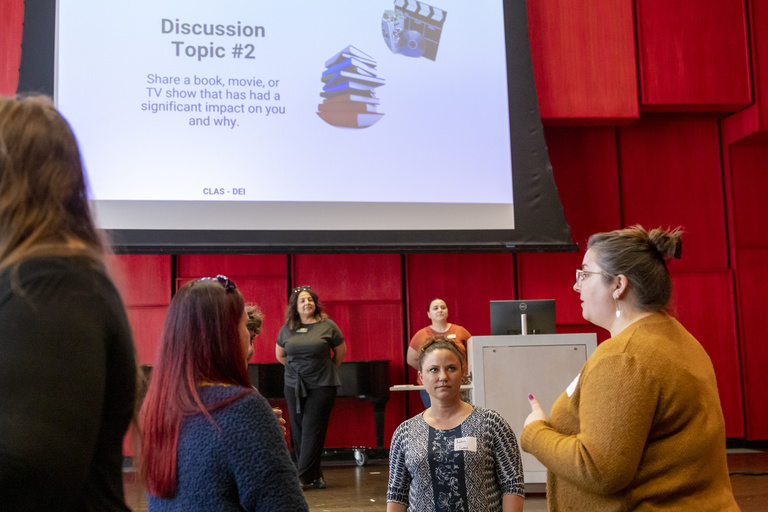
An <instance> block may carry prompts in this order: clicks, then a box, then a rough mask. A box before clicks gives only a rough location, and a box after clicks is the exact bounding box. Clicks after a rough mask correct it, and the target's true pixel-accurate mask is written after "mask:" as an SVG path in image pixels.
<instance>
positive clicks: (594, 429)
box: [521, 226, 739, 512]
mask: <svg viewBox="0 0 768 512" xmlns="http://www.w3.org/2000/svg"><path fill="white" fill-rule="evenodd" d="M681 249H682V240H681V232H680V231H679V230H673V231H664V230H661V229H654V230H652V231H651V232H650V233H647V232H646V231H645V230H644V229H642V228H641V227H640V226H634V227H631V228H628V229H620V230H617V231H612V232H610V233H598V234H596V235H592V237H590V239H589V242H588V249H587V252H586V254H585V255H584V260H583V263H582V268H581V269H579V270H577V271H576V284H575V285H574V287H573V288H574V290H575V291H576V292H578V293H579V295H580V298H581V301H582V304H581V307H582V314H583V316H584V318H585V319H586V320H589V321H590V322H592V323H593V324H595V325H598V326H600V327H603V328H605V329H607V330H608V331H610V333H611V338H610V339H609V340H607V341H605V342H603V343H602V344H601V345H600V346H599V347H598V348H597V350H596V351H595V352H594V353H593V354H592V356H591V357H590V358H589V360H588V361H587V362H586V363H585V364H584V367H583V368H582V370H581V373H580V374H579V375H578V376H576V379H575V380H574V381H573V382H572V383H571V385H570V386H568V388H567V389H566V391H565V392H564V393H563V394H562V395H560V397H559V398H558V399H557V401H556V402H555V404H554V405H553V406H552V412H551V413H550V417H549V420H547V417H546V415H545V414H544V412H543V411H542V409H541V407H540V406H539V404H538V402H537V401H536V399H535V398H534V397H532V396H529V399H530V400H531V407H532V410H533V412H532V413H531V414H530V416H528V418H527V420H526V422H525V428H524V429H523V433H522V436H521V444H522V448H523V449H524V450H525V451H527V452H530V453H531V454H533V455H534V456H535V457H536V458H537V459H539V461H541V463H542V464H544V465H545V466H546V467H547V470H548V472H547V475H548V476H547V501H548V503H549V509H550V510H601V511H613V510H615V511H625V510H665V511H668V510H670V511H671V510H675V511H690V510H697V511H701V512H704V511H712V512H714V511H718V512H722V511H733V510H739V508H738V506H737V505H736V502H735V500H734V498H733V492H732V490H731V482H730V479H729V476H728V467H727V461H726V455H725V422H724V420H723V412H722V410H721V408H720V399H719V397H718V392H717V383H716V381H715V372H714V369H713V367H712V362H711V361H710V359H709V356H708V355H707V353H706V352H705V351H704V349H703V348H702V346H701V345H700V344H699V342H698V341H696V339H695V338H694V337H693V336H691V334H690V333H689V332H688V331H686V330H685V328H684V327H683V326H682V325H680V323H679V322H678V321H677V320H675V319H674V318H673V317H671V316H670V315H669V314H667V313H666V312H665V309H666V308H667V306H668V304H669V301H670V298H671V296H672V279H671V277H670V274H669V270H668V269H667V262H668V261H669V260H670V259H672V258H679V257H680V255H681Z"/></svg>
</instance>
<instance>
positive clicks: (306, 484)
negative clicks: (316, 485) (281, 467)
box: [299, 478, 312, 491]
mask: <svg viewBox="0 0 768 512" xmlns="http://www.w3.org/2000/svg"><path fill="white" fill-rule="evenodd" d="M299 483H300V484H301V490H302V491H306V490H307V489H311V488H312V482H306V481H304V479H303V478H299Z"/></svg>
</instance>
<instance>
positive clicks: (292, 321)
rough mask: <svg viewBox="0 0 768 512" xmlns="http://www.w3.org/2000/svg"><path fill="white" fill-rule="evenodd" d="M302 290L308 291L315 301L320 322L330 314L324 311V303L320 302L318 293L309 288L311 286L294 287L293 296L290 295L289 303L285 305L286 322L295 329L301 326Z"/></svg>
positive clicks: (316, 313)
mask: <svg viewBox="0 0 768 512" xmlns="http://www.w3.org/2000/svg"><path fill="white" fill-rule="evenodd" d="M301 292H307V293H308V294H309V295H310V296H311V297H312V301H313V302H314V303H315V319H317V321H318V322H322V321H323V320H325V319H326V318H328V315H326V314H325V313H323V305H322V304H320V299H318V298H317V294H316V293H315V292H313V291H312V290H310V289H309V286H301V287H299V288H294V289H293V291H292V292H291V296H290V297H288V305H287V306H286V307H285V323H287V324H288V328H289V329H291V330H292V331H295V330H296V329H298V328H299V327H301V315H299V307H298V304H299V295H301Z"/></svg>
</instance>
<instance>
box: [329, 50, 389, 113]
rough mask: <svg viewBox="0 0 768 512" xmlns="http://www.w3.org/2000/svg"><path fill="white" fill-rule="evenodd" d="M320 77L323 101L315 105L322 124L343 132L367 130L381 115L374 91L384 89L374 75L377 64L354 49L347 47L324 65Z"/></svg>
mask: <svg viewBox="0 0 768 512" xmlns="http://www.w3.org/2000/svg"><path fill="white" fill-rule="evenodd" d="M325 68H326V69H325V71H324V72H323V75H322V78H321V79H322V81H323V83H324V84H325V85H324V86H323V92H321V93H320V96H322V97H323V98H325V99H324V100H323V102H322V103H321V104H319V105H318V112H317V115H319V116H320V117H321V118H322V119H323V121H325V122H326V123H328V124H331V125H333V126H342V127H345V128H367V127H369V126H371V125H373V124H375V123H376V122H377V121H378V120H379V119H381V118H382V117H383V116H384V114H382V113H380V112H378V111H377V108H378V107H377V106H378V105H379V99H378V98H377V97H376V94H375V93H374V90H375V89H376V88H377V87H381V86H382V85H384V79H383V78H379V77H378V76H377V75H376V61H375V60H373V58H372V57H371V56H370V55H368V54H366V53H364V52H362V51H360V50H358V49H357V48H355V47H354V46H347V47H346V48H344V49H343V50H341V51H340V52H339V53H337V54H336V55H334V56H333V57H331V58H330V59H328V60H327V61H325Z"/></svg>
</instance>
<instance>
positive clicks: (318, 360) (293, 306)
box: [275, 286, 347, 489]
mask: <svg viewBox="0 0 768 512" xmlns="http://www.w3.org/2000/svg"><path fill="white" fill-rule="evenodd" d="M285 320H286V322H285V325H283V327H282V328H281V329H280V333H279V334H278V335H277V345H276V346H275V354H276V356H277V360H278V361H280V362H281V363H282V364H284V365H285V399H286V401H287V402H288V409H289V413H290V424H291V443H292V445H293V451H294V454H295V456H296V462H297V464H298V471H299V478H300V479H301V483H302V484H303V485H304V486H309V485H313V486H314V487H315V489H325V487H326V484H325V479H324V478H323V472H322V470H321V469H320V455H321V454H322V451H323V444H324V443H325V434H326V432H327V431H328V420H329V419H330V416H331V409H333V402H334V399H335V398H336V388H337V387H338V386H340V385H341V380H339V375H338V372H337V371H336V369H337V368H338V367H339V365H340V364H341V361H342V360H343V359H344V354H346V352H347V346H346V344H345V343H344V336H343V335H342V334H341V331H340V330H339V328H338V326H337V325H336V324H335V323H334V322H333V320H331V319H330V318H328V316H327V315H326V314H325V313H323V306H322V304H320V301H319V300H318V298H317V294H316V293H315V292H313V291H312V290H311V289H310V288H309V286H301V287H299V288H294V289H293V291H292V292H291V296H290V298H289V300H288V307H287V308H286V310H285Z"/></svg>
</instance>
